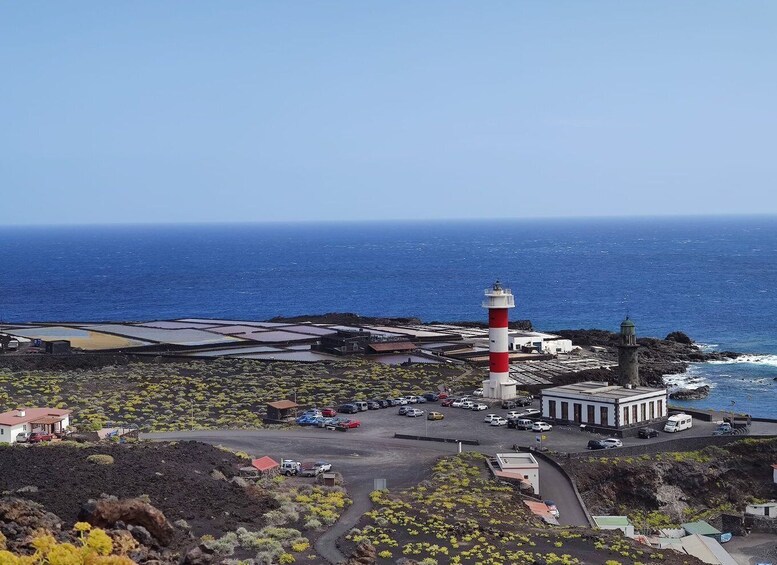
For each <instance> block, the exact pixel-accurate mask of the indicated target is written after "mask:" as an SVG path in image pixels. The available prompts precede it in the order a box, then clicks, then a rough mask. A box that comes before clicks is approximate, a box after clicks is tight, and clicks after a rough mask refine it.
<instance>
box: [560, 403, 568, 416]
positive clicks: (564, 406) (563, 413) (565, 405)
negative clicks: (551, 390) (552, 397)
mask: <svg viewBox="0 0 777 565" xmlns="http://www.w3.org/2000/svg"><path fill="white" fill-rule="evenodd" d="M561 419H562V420H569V403H568V402H562V403H561Z"/></svg>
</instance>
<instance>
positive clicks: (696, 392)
mask: <svg viewBox="0 0 777 565" xmlns="http://www.w3.org/2000/svg"><path fill="white" fill-rule="evenodd" d="M709 395H710V387H708V386H707V385H704V386H700V387H698V388H681V389H679V390H676V391H674V392H671V393H670V394H669V398H671V399H672V400H702V399H704V398H707V397H708V396H709Z"/></svg>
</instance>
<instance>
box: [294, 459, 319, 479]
mask: <svg viewBox="0 0 777 565" xmlns="http://www.w3.org/2000/svg"><path fill="white" fill-rule="evenodd" d="M322 472H323V471H321V468H320V467H318V466H317V465H316V464H315V463H313V462H312V461H305V462H303V463H302V464H301V465H300V468H299V476H300V477H317V476H318V475H320V474H321V473H322Z"/></svg>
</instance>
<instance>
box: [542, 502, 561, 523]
mask: <svg viewBox="0 0 777 565" xmlns="http://www.w3.org/2000/svg"><path fill="white" fill-rule="evenodd" d="M545 506H547V507H548V512H550V515H551V516H553V517H554V518H556V519H558V517H559V516H561V512H559V511H558V507H557V506H556V503H555V502H553V501H552V500H546V501H545Z"/></svg>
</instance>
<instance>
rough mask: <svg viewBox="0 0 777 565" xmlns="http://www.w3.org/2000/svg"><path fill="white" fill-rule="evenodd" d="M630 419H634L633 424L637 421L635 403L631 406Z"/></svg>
mask: <svg viewBox="0 0 777 565" xmlns="http://www.w3.org/2000/svg"><path fill="white" fill-rule="evenodd" d="M631 419H632V420H634V423H635V424H636V423H637V422H639V420H637V405H636V404H635V405H634V406H632V407H631Z"/></svg>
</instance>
